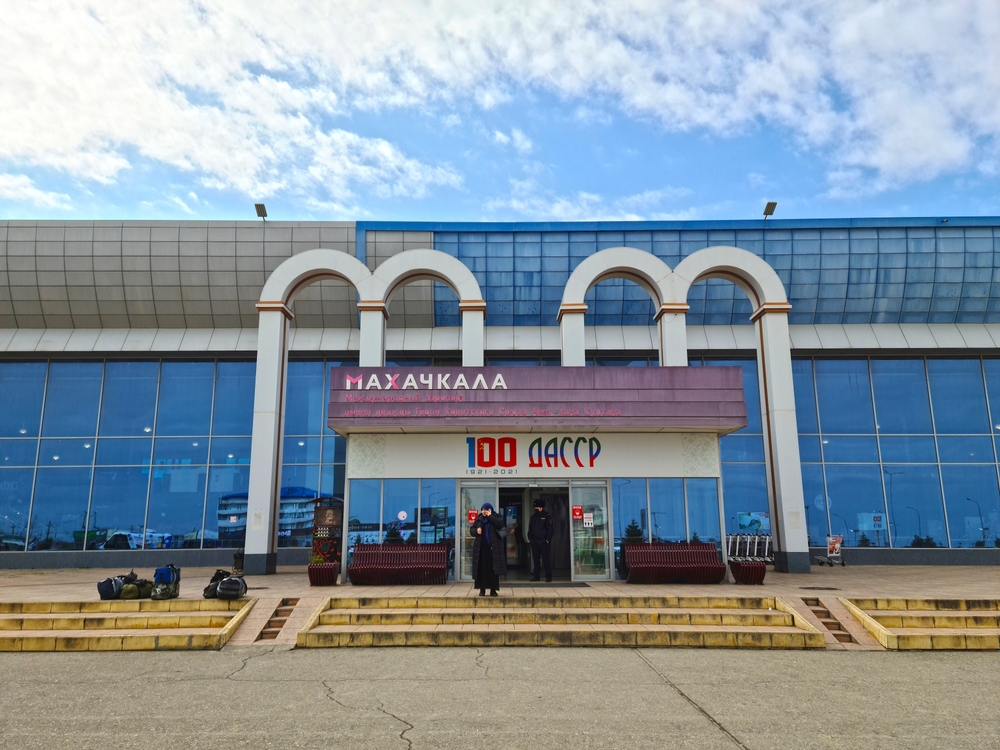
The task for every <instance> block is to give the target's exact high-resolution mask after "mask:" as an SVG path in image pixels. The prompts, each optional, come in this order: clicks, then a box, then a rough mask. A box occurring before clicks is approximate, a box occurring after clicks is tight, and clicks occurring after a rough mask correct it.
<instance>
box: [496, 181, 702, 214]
mask: <svg viewBox="0 0 1000 750" xmlns="http://www.w3.org/2000/svg"><path fill="white" fill-rule="evenodd" d="M690 195H691V191H690V190H688V189H687V188H676V187H665V188H662V189H660V190H647V191H645V192H642V193H636V194H634V195H626V196H621V197H619V198H612V199H606V198H605V197H604V196H602V195H599V194H597V193H588V192H586V191H580V192H578V193H576V194H574V195H570V196H562V195H556V194H555V193H552V192H550V191H545V190H543V189H542V188H541V187H540V186H539V184H538V182H537V181H536V180H534V179H533V178H531V177H528V178H525V179H523V180H517V179H512V180H511V181H510V195H509V196H507V197H505V198H497V199H494V200H491V201H490V202H489V203H487V206H486V208H487V210H488V211H489V212H491V213H494V214H495V213H501V214H508V215H515V216H524V217H527V218H531V219H539V220H543V221H597V220H601V221H641V220H643V219H650V218H652V219H663V220H667V219H674V218H685V219H690V218H696V211H695V210H694V209H683V210H680V211H676V212H663V211H656V209H658V208H660V207H661V206H662V205H663V204H664V203H666V202H671V201H676V200H678V199H680V198H685V197H688V196H690Z"/></svg>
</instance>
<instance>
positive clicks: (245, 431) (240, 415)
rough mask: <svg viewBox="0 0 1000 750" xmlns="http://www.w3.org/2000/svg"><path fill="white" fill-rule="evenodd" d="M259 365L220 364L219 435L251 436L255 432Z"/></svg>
mask: <svg viewBox="0 0 1000 750" xmlns="http://www.w3.org/2000/svg"><path fill="white" fill-rule="evenodd" d="M256 372H257V364H256V363H255V362H219V364H218V369H217V371H216V376H215V407H214V414H213V416H212V432H213V434H215V435H250V434H251V433H252V432H253V393H254V385H255V378H256Z"/></svg>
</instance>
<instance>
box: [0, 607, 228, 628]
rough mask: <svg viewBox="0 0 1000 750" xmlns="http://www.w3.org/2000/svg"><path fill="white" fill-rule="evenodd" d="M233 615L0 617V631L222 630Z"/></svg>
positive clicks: (179, 613) (135, 613)
mask: <svg viewBox="0 0 1000 750" xmlns="http://www.w3.org/2000/svg"><path fill="white" fill-rule="evenodd" d="M235 614H236V613H235V612H230V611H228V610H226V611H222V612H207V611H200V610H198V611H193V612H176V613H172V612H148V613H147V612H134V613H123V614H113V613H110V612H108V613H101V614H73V613H68V614H54V615H53V614H21V615H0V632H5V631H12V630H142V629H148V628H222V627H225V625H226V623H228V622H229V621H230V620H231V619H232V618H233V616H234V615H235Z"/></svg>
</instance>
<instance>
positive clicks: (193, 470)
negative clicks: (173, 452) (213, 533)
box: [145, 466, 208, 549]
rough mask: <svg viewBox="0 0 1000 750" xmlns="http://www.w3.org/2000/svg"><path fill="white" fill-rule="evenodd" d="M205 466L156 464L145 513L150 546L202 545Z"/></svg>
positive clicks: (151, 547)
mask: <svg viewBox="0 0 1000 750" xmlns="http://www.w3.org/2000/svg"><path fill="white" fill-rule="evenodd" d="M207 472H208V470H207V468H206V467H204V466H154V467H153V480H152V484H151V487H150V492H149V512H148V513H147V515H146V540H145V541H146V548H147V549H181V548H198V547H201V532H202V521H203V519H204V515H205V484H206V481H205V480H206V476H207Z"/></svg>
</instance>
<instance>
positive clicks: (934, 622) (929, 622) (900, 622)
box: [868, 610, 1000, 629]
mask: <svg viewBox="0 0 1000 750" xmlns="http://www.w3.org/2000/svg"><path fill="white" fill-rule="evenodd" d="M868 615H869V616H870V617H872V618H874V619H875V621H876V622H878V623H880V624H881V625H884V626H885V627H887V628H948V629H952V628H998V627H1000V612H992V611H989V610H979V611H975V610H965V611H962V612H940V611H938V612H913V611H906V612H882V611H877V610H876V611H870V612H868Z"/></svg>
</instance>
